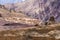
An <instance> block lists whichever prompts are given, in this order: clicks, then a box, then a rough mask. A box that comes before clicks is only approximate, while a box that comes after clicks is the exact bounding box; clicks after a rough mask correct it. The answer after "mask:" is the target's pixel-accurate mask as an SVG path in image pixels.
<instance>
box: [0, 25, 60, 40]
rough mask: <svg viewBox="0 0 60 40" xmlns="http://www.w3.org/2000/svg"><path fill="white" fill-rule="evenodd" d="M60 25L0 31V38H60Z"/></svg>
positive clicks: (18, 39) (32, 39)
mask: <svg viewBox="0 0 60 40" xmlns="http://www.w3.org/2000/svg"><path fill="white" fill-rule="evenodd" d="M59 27H60V26H57V27H52V26H51V25H50V27H47V26H46V27H41V28H39V27H31V28H23V29H19V30H16V29H14V30H6V31H0V40H60V29H58V28H59Z"/></svg>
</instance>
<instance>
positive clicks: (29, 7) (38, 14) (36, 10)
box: [11, 0, 60, 22]
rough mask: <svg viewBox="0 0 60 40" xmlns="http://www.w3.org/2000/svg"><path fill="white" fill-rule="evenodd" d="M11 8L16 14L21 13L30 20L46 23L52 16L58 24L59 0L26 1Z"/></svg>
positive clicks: (59, 19) (59, 16) (59, 17)
mask: <svg viewBox="0 0 60 40" xmlns="http://www.w3.org/2000/svg"><path fill="white" fill-rule="evenodd" d="M13 7H14V8H15V10H16V12H20V11H22V12H24V14H26V15H27V16H30V17H32V18H36V19H39V20H43V21H47V20H48V19H49V17H50V16H52V15H53V16H54V17H55V19H56V22H60V11H59V10H60V0H26V1H24V2H21V3H16V5H15V4H14V6H11V8H13Z"/></svg>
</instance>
